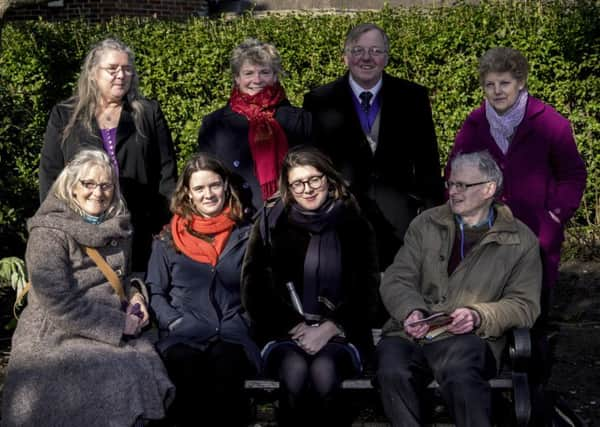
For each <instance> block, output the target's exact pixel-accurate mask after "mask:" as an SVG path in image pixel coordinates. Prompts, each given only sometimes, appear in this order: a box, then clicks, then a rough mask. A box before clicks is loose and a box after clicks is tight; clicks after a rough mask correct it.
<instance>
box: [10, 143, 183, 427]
mask: <svg viewBox="0 0 600 427" xmlns="http://www.w3.org/2000/svg"><path fill="white" fill-rule="evenodd" d="M28 230H29V233H30V234H29V240H28V242H27V252H26V260H27V267H28V270H29V279H30V281H31V291H30V293H29V296H28V299H29V301H28V304H27V306H26V307H25V309H24V310H23V313H22V316H21V318H20V320H19V323H18V325H17V329H16V331H15V333H14V336H13V342H12V352H11V356H10V361H9V365H8V373H7V376H6V382H5V385H4V393H3V394H4V396H3V401H2V425H5V426H85V425H100V424H102V425H114V426H132V425H138V424H139V425H143V419H158V418H162V417H163V416H164V407H165V404H166V403H167V402H168V401H169V400H170V399H169V397H170V395H171V394H172V391H173V387H172V385H171V383H170V381H169V378H168V376H167V373H166V371H165V370H164V367H163V364H162V363H161V360H160V357H159V356H158V354H157V353H156V352H155V350H154V348H153V346H152V344H151V343H150V342H149V341H146V340H145V339H142V338H136V336H137V335H138V334H139V332H140V329H141V328H142V327H143V326H144V325H145V324H146V323H147V322H148V313H147V311H146V303H145V300H144V297H143V296H142V295H141V294H140V293H139V292H138V291H137V290H136V289H135V288H134V287H132V286H131V285H130V283H129V282H128V280H126V279H127V266H128V265H129V247H130V244H131V226H130V223H129V214H128V213H127V211H126V209H125V204H124V202H123V199H122V197H121V192H120V189H119V181H118V179H117V173H116V171H115V169H114V168H113V166H112V163H111V160H110V158H109V156H108V155H107V154H106V153H104V152H102V151H99V150H83V151H81V152H80V153H79V154H77V155H76V156H75V157H74V158H73V160H71V162H69V164H68V165H67V166H66V167H65V168H64V169H63V171H62V172H61V173H60V174H59V176H58V178H57V179H56V181H55V182H54V184H53V185H52V187H51V188H50V192H49V194H48V197H46V199H45V200H44V203H43V204H42V206H41V207H40V208H39V210H38V211H37V213H36V214H35V216H34V217H33V218H32V219H30V220H29V222H28ZM94 257H99V258H98V261H96V258H94ZM103 262H105V263H107V264H108V265H107V266H106V267H107V268H106V267H101V264H102V263H103ZM111 270H112V271H111ZM105 271H108V273H109V274H108V275H105ZM110 274H112V275H114V277H113V278H111V279H108V278H107V277H110ZM119 279H122V281H121V280H119Z"/></svg>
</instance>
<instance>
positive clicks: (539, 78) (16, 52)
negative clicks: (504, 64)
mask: <svg viewBox="0 0 600 427" xmlns="http://www.w3.org/2000/svg"><path fill="white" fill-rule="evenodd" d="M598 16H600V5H599V4H598V2H597V1H593V0H590V1H586V0H581V1H547V2H542V1H484V2H482V3H480V4H478V5H471V4H467V3H459V4H458V5H455V6H454V7H440V8H434V9H422V8H421V9H403V8H400V9H391V8H384V9H383V10H381V11H378V12H365V13H358V14H352V15H314V14H309V13H299V14H294V15H287V16H268V17H264V18H261V19H255V18H252V17H251V16H250V15H246V16H243V17H241V18H237V19H233V20H207V19H203V18H199V19H193V20H190V21H188V22H186V23H173V22H164V21H156V20H140V19H116V20H113V21H112V22H109V23H106V24H87V23H83V22H79V21H76V22H66V23H46V22H42V21H37V22H26V23H14V24H13V23H9V24H7V25H6V26H5V27H4V29H3V33H2V50H1V52H0V162H1V165H2V170H3V172H2V175H1V176H2V177H1V178H0V196H1V200H2V205H1V208H0V239H1V240H2V243H1V247H0V257H1V256H5V255H8V254H19V252H20V251H21V250H22V244H23V242H24V238H25V233H24V220H25V218H26V217H28V216H30V215H31V214H32V213H33V212H34V211H35V208H36V207H37V203H38V202H37V165H38V156H39V152H40V147H41V144H42V140H43V133H44V129H45V124H46V120H47V117H48V113H49V111H50V109H51V107H52V105H53V104H55V103H56V102H57V101H59V100H61V99H64V98H66V97H68V96H69V95H70V94H71V92H72V89H73V85H74V82H75V79H76V76H77V72H78V68H79V66H80V63H81V60H82V59H83V57H84V56H85V54H86V52H87V50H88V49H89V47H90V45H91V44H93V43H94V42H96V41H98V40H100V39H102V38H104V37H106V36H109V35H113V36H117V37H119V38H121V39H122V40H123V41H125V42H126V43H127V44H129V45H130V46H131V47H132V48H133V50H134V51H135V52H136V55H137V65H138V69H139V71H140V80H141V86H142V90H143V93H144V94H145V95H146V96H148V97H152V98H156V99H158V100H159V101H160V103H161V105H162V108H163V110H164V111H165V114H166V116H167V119H168V121H169V125H170V127H171V130H172V133H173V138H174V140H175V142H176V144H177V150H178V155H179V162H180V165H181V163H182V162H183V161H184V160H185V158H186V157H187V156H188V155H189V154H190V153H192V152H193V151H194V150H195V142H196V136H197V132H198V128H199V125H200V122H201V119H202V117H203V116H204V115H205V114H207V113H209V112H210V111H213V110H215V109H216V108H219V107H221V106H222V105H224V103H225V102H226V100H227V98H228V96H229V92H230V90H231V76H230V75H229V65H228V58H229V53H230V51H231V49H232V48H233V47H234V46H235V45H236V44H237V43H239V42H240V41H241V40H242V39H244V38H245V37H248V36H253V37H257V38H259V39H262V40H267V41H271V42H273V43H274V44H275V45H276V46H277V47H278V48H279V50H280V52H281V54H282V57H283V64H284V67H285V69H286V70H287V76H286V78H285V80H284V86H285V88H286V90H287V93H288V96H289V98H290V99H291V101H292V103H294V104H295V105H301V103H302V97H303V94H304V93H305V92H306V91H307V90H308V89H309V88H312V87H314V86H317V85H320V84H322V83H324V82H327V81H331V80H332V79H334V78H336V77H337V76H339V75H340V74H341V73H343V71H344V66H343V62H342V60H341V50H342V41H343V38H344V35H345V33H346V31H347V30H348V28H350V27H351V26H352V25H355V24H357V23H359V22H365V21H372V22H375V23H377V24H379V25H381V26H382V27H383V28H384V29H385V30H386V31H387V32H388V34H389V35H390V39H391V57H390V63H389V65H388V68H387V70H388V72H390V73H391V74H393V75H397V76H402V77H405V78H407V79H410V80H413V81H416V82H419V83H421V84H423V85H425V86H427V87H429V88H430V91H431V92H430V94H431V101H432V106H433V113H434V120H435V123H436V130H437V135H438V140H439V144H440V151H441V156H442V161H443V162H445V160H446V156H447V153H448V150H449V148H450V146H451V144H452V141H453V139H454V136H455V134H456V132H457V130H458V129H459V127H460V125H461V123H462V121H463V120H464V119H465V117H466V116H467V114H468V113H469V112H470V111H471V110H472V109H473V108H474V107H476V106H477V105H479V104H480V102H481V100H482V93H481V89H480V88H479V85H478V81H477V72H476V67H477V58H478V57H479V56H480V55H481V54H482V53H483V52H484V51H485V50H486V49H488V48H489V47H492V46H498V45H506V46H512V47H515V48H517V49H519V50H521V51H522V52H523V53H524V54H525V55H526V56H527V58H528V59H529V61H530V63H531V73H530V76H531V77H530V80H529V89H530V92H531V93H532V94H534V95H535V96H537V97H540V98H541V99H543V100H544V101H546V102H548V103H550V104H552V105H554V106H555V107H556V108H557V109H558V111H560V112H561V113H563V114H564V115H565V116H567V117H568V118H570V119H571V121H572V123H573V126H574V129H575V133H576V138H577V143H578V146H579V149H580V151H581V152H582V154H583V155H584V157H585V159H586V162H587V165H588V168H589V176H590V177H589V181H588V190H587V192H586V195H585V200H584V203H583V205H582V208H581V209H580V210H579V212H578V214H577V217H576V220H577V222H578V223H579V224H582V225H597V224H600V212H599V208H598V199H599V193H598V190H597V189H598V188H600V187H599V182H598V180H599V179H600V173H598V169H599V168H600V164H599V161H600V157H599V154H600V153H599V146H600V124H599V120H598V118H599V116H600V49H599V46H600V31H599V29H600V24H599V19H598ZM15 245H16V246H15Z"/></svg>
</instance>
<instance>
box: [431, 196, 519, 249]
mask: <svg viewBox="0 0 600 427" xmlns="http://www.w3.org/2000/svg"><path fill="white" fill-rule="evenodd" d="M449 203H450V202H447V203H446V204H444V205H443V206H440V207H438V208H436V209H434V210H433V211H432V214H431V220H432V221H433V222H434V223H435V224H436V225H438V226H439V227H443V228H446V229H453V228H454V227H455V226H456V221H455V220H454V214H453V213H452V210H451V209H450V204H449ZM494 209H495V211H496V221H494V225H493V226H492V228H491V229H490V230H489V231H488V232H487V233H486V234H485V236H484V237H483V239H482V240H481V244H486V243H491V242H495V243H497V244H501V245H518V244H520V243H521V239H520V238H519V230H518V227H517V223H516V220H515V218H514V216H513V214H512V212H511V210H510V208H509V207H508V206H507V205H505V204H503V203H500V202H494Z"/></svg>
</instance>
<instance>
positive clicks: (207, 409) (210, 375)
mask: <svg viewBox="0 0 600 427" xmlns="http://www.w3.org/2000/svg"><path fill="white" fill-rule="evenodd" d="M163 360H164V363H165V366H166V368H167V372H168V373H169V377H170V378H171V381H173V383H174V384H175V401H174V402H173V404H172V405H171V406H170V407H169V409H168V411H167V420H166V422H165V423H164V424H166V425H177V426H178V427H182V426H198V425H206V426H232V427H235V426H247V425H248V413H249V411H248V409H249V405H248V401H247V398H246V397H245V393H244V380H245V378H246V377H247V376H248V374H249V372H250V370H251V369H250V362H249V361H248V358H247V357H246V354H245V352H244V349H243V347H242V346H241V345H238V344H231V343H226V342H223V341H216V342H214V343H212V344H211V345H210V346H209V347H208V348H207V349H206V350H198V349H196V348H192V347H189V346H187V345H185V344H176V345H174V346H172V347H169V348H168V349H167V351H166V352H165V353H164V354H163Z"/></svg>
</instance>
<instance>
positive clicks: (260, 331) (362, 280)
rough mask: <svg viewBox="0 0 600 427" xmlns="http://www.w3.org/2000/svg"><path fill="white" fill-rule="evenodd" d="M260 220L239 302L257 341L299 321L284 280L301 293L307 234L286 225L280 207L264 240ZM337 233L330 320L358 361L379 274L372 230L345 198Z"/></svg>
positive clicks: (366, 351)
mask: <svg viewBox="0 0 600 427" xmlns="http://www.w3.org/2000/svg"><path fill="white" fill-rule="evenodd" d="M267 215H269V214H267ZM263 221H264V218H263V217H262V216H261V217H259V219H258V220H257V221H256V223H255V224H254V227H253V229H252V234H251V236H250V241H249V243H248V250H247V252H246V257H245V258H244V268H243V270H242V302H243V304H244V307H246V309H247V310H248V314H249V315H250V318H251V319H252V321H253V330H254V332H255V334H256V335H255V337H256V340H257V341H258V343H259V344H261V345H264V344H265V343H266V342H268V341H270V340H274V339H286V338H289V334H288V331H289V330H290V329H291V328H292V327H294V326H295V325H297V324H298V323H300V322H302V321H303V320H304V319H303V317H302V316H300V315H299V314H298V313H297V312H296V311H295V310H294V308H293V306H292V303H291V300H290V294H289V292H288V290H287V288H286V283H287V282H289V281H292V282H293V283H294V286H295V288H296V292H297V293H298V295H302V293H303V280H304V258H305V256H306V251H307V249H308V244H309V242H310V234H309V232H308V231H306V230H303V229H301V228H298V227H297V226H294V225H292V224H290V223H289V221H288V217H287V212H286V211H284V212H283V213H281V215H280V216H279V218H278V219H277V220H276V222H275V223H274V226H273V227H270V228H269V231H268V233H269V236H270V237H269V238H268V239H267V238H265V239H263V236H262V233H261V230H260V228H261V224H262V226H263V227H264V224H265V223H264V222H263ZM270 221H271V220H270V219H269V222H270ZM337 233H338V238H339V240H340V246H341V250H342V269H343V270H342V287H343V298H342V302H341V304H340V305H339V306H338V308H337V309H336V310H335V311H334V312H333V314H332V319H330V320H332V321H334V322H335V323H336V324H338V325H340V326H341V327H342V329H343V330H344V332H345V333H346V336H347V338H348V341H350V342H351V343H353V344H355V345H356V346H357V347H358V349H359V351H360V352H361V355H362V356H363V359H369V358H370V357H371V352H372V347H373V341H372V334H371V326H372V323H373V321H374V315H375V307H377V299H378V292H377V288H378V284H379V278H380V274H379V267H378V265H377V256H376V251H375V240H374V236H373V229H372V228H371V225H370V224H369V222H368V221H367V220H366V219H365V217H364V216H362V215H361V214H360V212H359V210H358V207H357V206H356V203H355V202H354V201H350V200H347V201H346V202H345V209H344V211H343V214H342V218H341V219H340V221H339V223H338V227H337ZM265 240H266V241H267V242H268V241H269V240H270V244H267V243H265Z"/></svg>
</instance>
